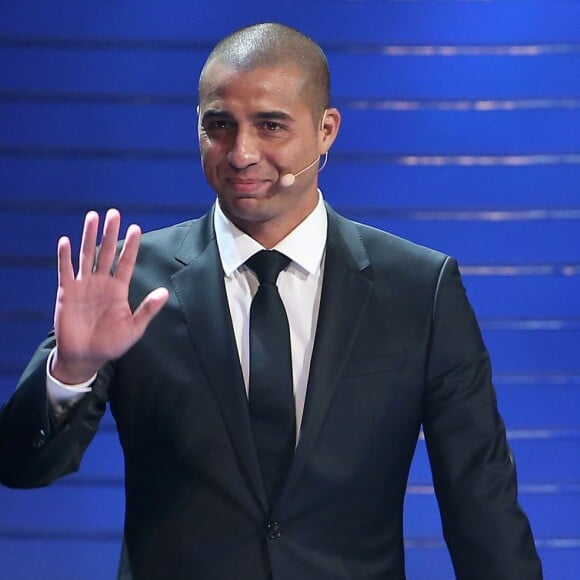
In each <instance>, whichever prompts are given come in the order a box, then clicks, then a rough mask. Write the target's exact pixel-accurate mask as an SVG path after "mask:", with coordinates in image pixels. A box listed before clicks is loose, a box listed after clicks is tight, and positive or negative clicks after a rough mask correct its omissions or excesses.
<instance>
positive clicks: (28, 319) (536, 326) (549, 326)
mask: <svg viewBox="0 0 580 580" xmlns="http://www.w3.org/2000/svg"><path fill="white" fill-rule="evenodd" d="M50 321H51V317H50V315H49V313H47V312H42V311H39V310H32V309H27V308H22V309H18V310H12V309H11V310H6V309H1V308H0V323H13V322H18V323H22V324H25V323H29V324H35V323H38V322H41V323H49V322H50ZM479 323H480V326H481V328H483V329H485V330H519V331H536V330H539V331H542V330H548V331H560V330H576V329H580V318H562V319H545V320H542V319H519V318H482V319H480V321H479Z"/></svg>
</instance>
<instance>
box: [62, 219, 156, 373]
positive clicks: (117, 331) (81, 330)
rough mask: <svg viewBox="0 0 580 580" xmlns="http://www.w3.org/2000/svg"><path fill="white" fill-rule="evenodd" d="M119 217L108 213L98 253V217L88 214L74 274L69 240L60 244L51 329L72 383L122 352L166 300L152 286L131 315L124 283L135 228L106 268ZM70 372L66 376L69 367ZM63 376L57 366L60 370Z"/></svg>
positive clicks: (136, 238) (131, 259) (130, 269)
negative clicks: (57, 278)
mask: <svg viewBox="0 0 580 580" xmlns="http://www.w3.org/2000/svg"><path fill="white" fill-rule="evenodd" d="M119 224H120V216H119V214H118V212H116V211H109V212H108V213H107V218H106V221H105V227H104V232H103V239H102V245H101V251H100V253H99V257H98V260H96V261H95V256H96V232H97V229H98V216H96V214H94V213H89V214H87V218H86V220H85V227H84V231H83V241H82V244H81V256H80V263H79V272H78V274H77V275H76V276H75V275H74V272H73V268H72V264H71V260H70V242H69V241H68V239H66V238H64V239H62V240H61V241H60V242H59V288H58V293H57V299H56V308H55V316H54V328H55V334H56V339H57V346H58V359H59V363H60V364H61V365H64V366H65V367H67V371H66V372H65V373H64V374H65V375H68V376H67V377H65V378H69V380H71V382H80V381H81V380H82V379H83V378H86V375H88V376H91V375H92V374H93V373H94V372H96V371H97V370H98V369H99V368H100V367H101V366H102V365H103V364H105V363H106V362H107V361H109V360H112V359H115V358H118V357H119V356H121V355H122V354H124V353H125V352H126V351H127V350H128V349H129V348H131V346H133V344H135V342H136V341H137V340H139V338H140V337H141V336H142V334H143V332H144V331H145V328H146V327H147V324H148V323H149V322H150V321H151V319H152V318H153V316H155V314H157V312H158V311H159V310H160V309H161V307H162V306H163V304H164V303H165V301H166V299H167V291H166V290H165V289H157V290H154V291H153V292H152V293H151V294H149V295H148V296H147V297H146V298H145V300H144V301H143V303H142V304H141V305H140V306H139V307H138V308H137V310H136V311H135V312H134V313H133V312H132V311H131V308H130V305H129V302H128V287H129V281H130V279H131V275H132V273H133V268H134V265H135V259H136V256H137V250H138V247H139V240H140V232H139V229H138V228H137V227H136V226H131V228H129V230H128V232H127V238H126V240H125V244H124V247H123V250H122V252H121V256H120V257H119V261H118V265H117V268H116V270H115V273H114V274H111V268H112V264H113V261H114V259H115V249H116V245H117V238H118V233H119ZM72 369H74V372H73V373H72V374H70V371H71V370H72ZM61 374H62V368H61Z"/></svg>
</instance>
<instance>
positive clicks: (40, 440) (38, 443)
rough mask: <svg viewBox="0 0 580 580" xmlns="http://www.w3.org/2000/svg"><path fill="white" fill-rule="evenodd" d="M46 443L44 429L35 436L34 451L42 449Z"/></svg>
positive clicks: (33, 441)
mask: <svg viewBox="0 0 580 580" xmlns="http://www.w3.org/2000/svg"><path fill="white" fill-rule="evenodd" d="M45 443H46V431H45V430H44V429H39V430H38V433H37V434H36V435H35V436H34V439H33V440H32V447H34V449H40V448H41V447H42V446H44V444H45Z"/></svg>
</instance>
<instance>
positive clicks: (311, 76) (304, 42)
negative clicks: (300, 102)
mask: <svg viewBox="0 0 580 580" xmlns="http://www.w3.org/2000/svg"><path fill="white" fill-rule="evenodd" d="M216 60H219V61H220V62H223V63H225V64H226V65H228V66H231V67H232V68H234V69H236V70H254V69H256V68H260V67H271V66H275V65H280V64H286V63H291V64H295V65H297V66H298V67H299V68H300V69H301V70H302V71H303V72H304V74H305V79H306V82H305V86H308V87H309V89H311V90H312V92H313V96H314V101H315V102H314V103H313V107H314V109H319V111H318V112H320V113H322V111H324V109H327V108H328V107H329V105H330V72H329V68H328V61H327V60H326V56H325V54H324V52H323V50H322V48H320V46H319V45H318V44H317V43H316V42H314V41H313V40H312V39H311V38H309V37H308V36H306V35H305V34H303V33H302V32H300V31H299V30H296V29H295V28H292V27H290V26H286V25H284V24H277V23H273V22H265V23H261V24H253V25H251V26H246V27H244V28H241V29H239V30H237V31H235V32H233V33H232V34H230V35H228V36H226V37H225V38H224V39H223V40H221V41H220V42H219V43H218V44H217V45H216V46H215V48H214V49H213V50H212V51H211V53H210V55H209V56H208V58H207V60H206V61H205V64H204V66H203V69H202V71H201V74H200V77H199V90H200V94H201V86H202V81H203V77H204V74H205V72H206V70H207V69H208V67H209V65H210V64H211V63H213V62H214V61H216Z"/></svg>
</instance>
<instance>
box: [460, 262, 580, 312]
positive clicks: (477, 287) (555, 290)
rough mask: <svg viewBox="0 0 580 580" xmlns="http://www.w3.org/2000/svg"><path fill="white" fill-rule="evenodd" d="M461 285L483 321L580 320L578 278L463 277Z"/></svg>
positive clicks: (579, 278)
mask: <svg viewBox="0 0 580 580" xmlns="http://www.w3.org/2000/svg"><path fill="white" fill-rule="evenodd" d="M578 261H579V262H580V259H579V260H578ZM463 282H464V284H465V287H466V289H467V293H468V296H469V298H470V300H471V303H472V305H473V307H474V309H475V312H476V313H477V315H478V317H479V318H480V319H482V320H483V319H489V318H527V319H540V320H541V319H555V320H557V319H560V318H562V319H566V318H580V300H578V296H580V276H557V275H556V276H464V277H463Z"/></svg>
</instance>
